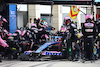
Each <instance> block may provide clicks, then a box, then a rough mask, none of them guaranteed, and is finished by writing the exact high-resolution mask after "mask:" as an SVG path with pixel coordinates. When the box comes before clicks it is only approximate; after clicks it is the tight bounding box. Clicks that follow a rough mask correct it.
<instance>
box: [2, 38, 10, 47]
mask: <svg viewBox="0 0 100 67" xmlns="http://www.w3.org/2000/svg"><path fill="white" fill-rule="evenodd" d="M0 45H1V46H3V47H4V48H5V47H9V46H8V44H7V43H6V42H4V40H3V39H2V38H1V37H0Z"/></svg>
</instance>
